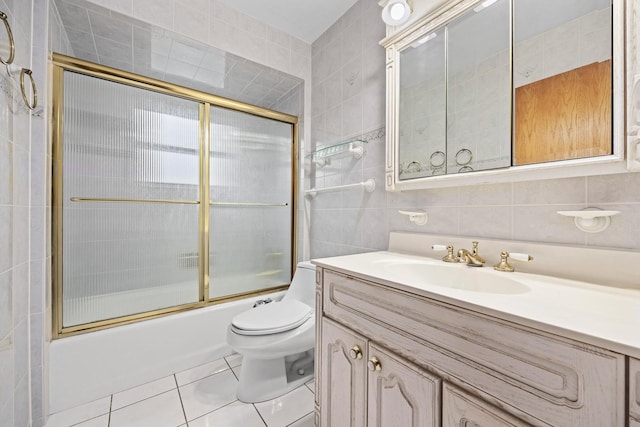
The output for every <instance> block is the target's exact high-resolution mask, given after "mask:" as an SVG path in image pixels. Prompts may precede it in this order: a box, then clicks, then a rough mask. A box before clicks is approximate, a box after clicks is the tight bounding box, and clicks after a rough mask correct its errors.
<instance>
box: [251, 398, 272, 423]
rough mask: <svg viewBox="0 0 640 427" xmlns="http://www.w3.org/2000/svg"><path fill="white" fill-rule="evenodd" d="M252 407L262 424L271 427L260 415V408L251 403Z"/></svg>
mask: <svg viewBox="0 0 640 427" xmlns="http://www.w3.org/2000/svg"><path fill="white" fill-rule="evenodd" d="M251 406H253V409H255V410H256V412H257V413H258V416H259V417H260V419H261V420H262V422H263V423H264V425H265V426H267V427H269V425H268V424H267V422H266V421H265V419H264V417H263V416H262V414H261V413H260V411H258V407H257V406H256V404H255V403H251Z"/></svg>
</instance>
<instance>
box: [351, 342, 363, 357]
mask: <svg viewBox="0 0 640 427" xmlns="http://www.w3.org/2000/svg"><path fill="white" fill-rule="evenodd" d="M349 357H351V358H352V359H356V360H360V359H362V350H361V349H360V347H359V346H358V345H354V346H353V347H351V350H349Z"/></svg>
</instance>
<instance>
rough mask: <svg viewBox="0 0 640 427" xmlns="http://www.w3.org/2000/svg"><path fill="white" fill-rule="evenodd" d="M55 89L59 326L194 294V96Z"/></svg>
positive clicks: (101, 84) (112, 86) (89, 87)
mask: <svg viewBox="0 0 640 427" xmlns="http://www.w3.org/2000/svg"><path fill="white" fill-rule="evenodd" d="M64 88H65V91H64V127H63V140H64V145H63V147H64V148H63V159H62V160H63V162H62V165H63V182H64V187H63V198H62V200H63V209H64V217H63V218H64V219H63V227H62V230H63V241H64V245H63V259H64V269H63V283H64V289H63V295H62V305H63V307H62V310H63V316H62V319H63V327H71V326H75V325H80V324H85V323H91V322H97V321H101V320H105V319H112V318H116V317H120V316H125V315H132V314H137V313H143V312H148V311H152V310H159V309H163V308H167V307H172V306H177V305H182V304H187V303H196V302H198V300H199V299H200V292H199V285H198V282H199V278H198V268H197V257H198V215H199V191H198V189H199V185H198V184H199V164H200V161H199V159H200V157H199V145H200V142H199V141H200V139H199V135H200V125H199V123H200V121H199V110H200V105H199V103H197V102H194V101H189V100H185V99H182V98H177V97H175V96H169V95H164V94H161V93H157V92H152V91H149V90H144V89H139V88H135V87H132V86H127V85H124V84H119V83H114V82H110V81H107V80H102V79H96V78H93V77H89V76H86V75H83V74H78V73H73V72H66V73H65V74H64ZM88 94H91V95H90V96H88ZM190 257H195V263H194V262H193V260H192V259H190ZM193 265H195V268H193Z"/></svg>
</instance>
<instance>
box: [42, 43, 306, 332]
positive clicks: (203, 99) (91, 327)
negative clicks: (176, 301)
mask: <svg viewBox="0 0 640 427" xmlns="http://www.w3.org/2000/svg"><path fill="white" fill-rule="evenodd" d="M51 63H52V87H53V91H52V102H51V105H52V111H51V114H52V121H51V123H52V126H51V127H52V128H51V133H52V143H53V147H52V154H53V159H52V165H53V177H52V227H51V228H52V236H51V237H52V245H51V247H52V305H53V307H52V313H53V319H52V326H53V331H52V336H53V338H54V339H56V338H62V337H65V336H71V335H77V334H81V333H86V332H92V331H96V330H100V329H107V328H111V327H114V326H119V325H123V324H128V323H133V322H137V321H140V320H147V319H151V318H155V317H160V316H165V315H168V314H172V313H176V312H180V311H186V310H192V309H195V308H201V307H206V306H209V305H213V304H218V303H221V302H226V301H230V300H235V299H240V298H245V297H247V296H250V295H260V294H264V293H268V292H274V291H278V290H284V289H287V288H288V286H289V284H282V285H280V286H276V287H271V288H265V289H260V290H258V291H252V292H246V293H241V294H236V295H231V296H225V297H220V298H215V299H209V218H210V205H211V204H212V203H211V202H210V190H209V189H210V187H209V185H210V184H209V178H210V173H209V172H210V169H209V163H210V162H209V159H210V157H209V155H210V136H211V135H210V125H211V120H210V118H211V107H212V106H215V107H221V108H226V109H229V110H235V111H239V112H243V113H248V114H251V115H254V116H258V117H262V118H266V119H272V120H276V121H280V122H283V123H288V124H290V125H291V164H292V170H291V201H292V203H291V206H290V211H291V272H290V273H291V274H290V275H291V276H292V275H293V271H294V268H295V265H296V258H297V229H298V227H297V219H298V215H297V214H296V209H297V205H298V201H297V194H298V191H297V190H298V182H297V177H298V118H297V117H296V116H292V115H289V114H284V113H281V112H278V111H274V110H270V109H267V108H262V107H258V106H255V105H251V104H246V103H243V102H240V101H235V100H231V99H227V98H223V97H219V96H216V95H212V94H209V93H206V92H201V91H198V90H194V89H189V88H186V87H183V86H179V85H175V84H172V83H168V82H165V81H161V80H157V79H152V78H149V77H144V76H141V75H138V74H134V73H129V72H126V71H122V70H118V69H115V68H111V67H107V66H104V65H99V64H94V63H92V62H88V61H84V60H80V59H76V58H72V57H69V56H65V55H61V54H58V53H54V54H53V55H52V61H51ZM65 71H71V72H75V73H80V74H84V75H87V76H91V77H95V78H100V79H104V80H108V81H111V82H114V83H121V84H125V85H128V86H133V87H137V88H141V89H146V90H149V91H154V92H159V93H162V94H166V95H171V96H176V97H180V98H184V99H188V100H191V101H195V102H198V103H199V104H200V107H199V119H200V124H199V129H200V135H199V140H200V141H199V142H200V150H199V156H200V159H199V160H200V180H199V186H200V191H199V200H158V199H146V200H130V199H83V198H73V199H74V201H79V202H105V201H106V202H115V203H129V202H134V203H178V204H198V205H200V209H199V214H198V217H199V220H198V240H199V244H198V246H199V250H198V270H199V274H198V276H199V280H198V281H199V301H198V302H195V303H189V304H183V305H178V306H173V307H168V308H163V309H158V310H153V311H147V312H143V313H136V314H131V315H127V316H122V317H117V318H113V319H106V320H100V321H95V322H90V323H85V324H81V325H75V326H69V327H63V323H62V302H63V300H62V290H63V288H62V286H63V283H62V281H63V279H62V271H63V259H62V245H63V244H64V242H63V241H62V224H63V223H62V217H63V200H62V199H63V192H62V189H63V144H64V141H63V126H64V117H63V107H64V106H63V99H64V80H63V76H64V72H65ZM216 204H218V203H216ZM234 204H235V203H234ZM235 205H246V206H266V205H267V204H262V203H238V204H235ZM269 206H282V207H286V204H285V203H282V204H274V205H269Z"/></svg>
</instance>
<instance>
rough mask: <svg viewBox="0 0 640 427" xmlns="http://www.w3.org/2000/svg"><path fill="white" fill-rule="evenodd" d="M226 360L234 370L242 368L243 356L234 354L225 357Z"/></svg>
mask: <svg viewBox="0 0 640 427" xmlns="http://www.w3.org/2000/svg"><path fill="white" fill-rule="evenodd" d="M225 360H226V361H227V363H228V364H229V366H231V367H232V368H235V367H236V366H240V365H241V364H242V355H241V354H239V353H234V354H232V355H231V356H227V357H225Z"/></svg>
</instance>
